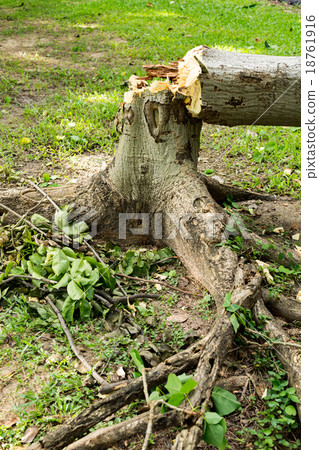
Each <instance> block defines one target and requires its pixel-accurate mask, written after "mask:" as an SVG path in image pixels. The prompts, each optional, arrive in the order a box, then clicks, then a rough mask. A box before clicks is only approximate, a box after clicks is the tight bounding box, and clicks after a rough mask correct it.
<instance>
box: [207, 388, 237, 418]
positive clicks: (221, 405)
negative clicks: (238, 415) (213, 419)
mask: <svg viewBox="0 0 319 450" xmlns="http://www.w3.org/2000/svg"><path fill="white" fill-rule="evenodd" d="M212 399H213V402H214V406H215V409H216V411H217V412H218V414H219V415H221V416H227V414H231V413H232V412H234V411H235V410H236V409H238V408H239V407H240V406H241V405H240V403H239V402H238V401H237V399H236V397H235V395H234V394H232V393H231V392H228V391H226V390H225V389H222V388H220V387H218V386H215V387H214V390H213V392H212Z"/></svg>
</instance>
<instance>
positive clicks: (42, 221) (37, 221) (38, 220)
mask: <svg viewBox="0 0 319 450" xmlns="http://www.w3.org/2000/svg"><path fill="white" fill-rule="evenodd" d="M30 220H31V222H32V223H33V225H35V226H37V227H40V226H41V225H50V224H51V222H50V220H48V219H47V218H46V217H43V216H41V215H40V214H32V216H31V218H30Z"/></svg>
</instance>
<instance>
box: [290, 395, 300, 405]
mask: <svg viewBox="0 0 319 450" xmlns="http://www.w3.org/2000/svg"><path fill="white" fill-rule="evenodd" d="M289 398H290V400H291V401H292V402H294V403H300V400H299V397H298V396H297V395H296V394H290V395H289Z"/></svg>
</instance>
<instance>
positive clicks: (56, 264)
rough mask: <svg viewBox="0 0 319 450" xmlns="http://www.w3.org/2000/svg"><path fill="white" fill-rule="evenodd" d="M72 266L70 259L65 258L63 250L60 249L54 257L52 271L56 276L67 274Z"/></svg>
mask: <svg viewBox="0 0 319 450" xmlns="http://www.w3.org/2000/svg"><path fill="white" fill-rule="evenodd" d="M69 266H70V263H69V260H68V258H67V257H66V256H65V254H64V253H63V251H62V250H60V249H58V250H57V252H56V253H55V254H54V255H53V260H52V270H53V272H54V273H55V274H56V275H61V274H62V273H66V272H67V270H68V268H69Z"/></svg>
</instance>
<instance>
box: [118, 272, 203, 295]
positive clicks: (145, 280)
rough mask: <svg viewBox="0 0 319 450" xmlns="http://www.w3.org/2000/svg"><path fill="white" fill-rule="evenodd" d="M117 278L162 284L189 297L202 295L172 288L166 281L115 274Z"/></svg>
mask: <svg viewBox="0 0 319 450" xmlns="http://www.w3.org/2000/svg"><path fill="white" fill-rule="evenodd" d="M114 275H115V276H117V277H123V278H127V279H129V280H135V281H141V282H143V283H148V284H161V285H162V286H165V287H167V288H169V289H172V290H173V291H177V292H182V293H183V294H189V295H194V296H197V297H198V296H200V297H201V295H200V294H196V293H195V292H190V291H186V290H184V289H180V288H178V287H176V286H171V285H170V284H169V283H166V282H165V281H160V280H156V281H155V280H147V279H145V278H139V277H132V276H130V275H125V274H124V273H115V274H114Z"/></svg>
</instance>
